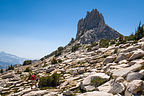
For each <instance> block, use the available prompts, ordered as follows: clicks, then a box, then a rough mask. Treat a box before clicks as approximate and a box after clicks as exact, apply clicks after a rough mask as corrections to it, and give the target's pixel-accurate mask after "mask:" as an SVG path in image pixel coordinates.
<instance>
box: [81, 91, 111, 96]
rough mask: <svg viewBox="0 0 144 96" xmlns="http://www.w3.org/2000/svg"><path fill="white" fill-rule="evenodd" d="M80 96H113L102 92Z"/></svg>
mask: <svg viewBox="0 0 144 96" xmlns="http://www.w3.org/2000/svg"><path fill="white" fill-rule="evenodd" d="M79 96H113V94H111V93H107V92H102V91H93V92H86V93H83V94H81V95H79Z"/></svg>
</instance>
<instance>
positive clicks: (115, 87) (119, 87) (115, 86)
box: [108, 81, 125, 94]
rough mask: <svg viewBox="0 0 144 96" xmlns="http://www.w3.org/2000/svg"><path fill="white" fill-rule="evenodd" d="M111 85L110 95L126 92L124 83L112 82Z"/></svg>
mask: <svg viewBox="0 0 144 96" xmlns="http://www.w3.org/2000/svg"><path fill="white" fill-rule="evenodd" d="M110 85H111V88H110V90H109V92H108V93H112V94H118V93H122V92H123V91H124V90H125V86H124V85H123V83H118V82H115V81H112V82H111V83H110Z"/></svg>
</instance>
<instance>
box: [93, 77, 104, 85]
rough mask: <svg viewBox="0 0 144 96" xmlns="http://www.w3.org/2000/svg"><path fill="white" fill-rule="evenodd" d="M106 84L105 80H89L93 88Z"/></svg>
mask: <svg viewBox="0 0 144 96" xmlns="http://www.w3.org/2000/svg"><path fill="white" fill-rule="evenodd" d="M105 82H106V80H105V79H103V78H100V77H96V78H95V79H93V80H91V85H94V86H95V87H98V86H100V85H102V84H104V83H105Z"/></svg>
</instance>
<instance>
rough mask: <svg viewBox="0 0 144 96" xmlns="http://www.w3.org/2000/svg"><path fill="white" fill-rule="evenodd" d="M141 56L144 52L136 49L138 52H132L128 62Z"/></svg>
mask: <svg viewBox="0 0 144 96" xmlns="http://www.w3.org/2000/svg"><path fill="white" fill-rule="evenodd" d="M142 56H144V51H143V50H141V49H138V50H136V51H134V53H133V54H132V56H131V57H130V58H129V60H134V59H137V58H140V57H142Z"/></svg>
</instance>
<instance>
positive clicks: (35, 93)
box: [23, 90, 48, 96]
mask: <svg viewBox="0 0 144 96" xmlns="http://www.w3.org/2000/svg"><path fill="white" fill-rule="evenodd" d="M47 93H48V91H47V90H38V91H31V92H29V93H27V94H24V95H23V96H42V95H44V94H47Z"/></svg>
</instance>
